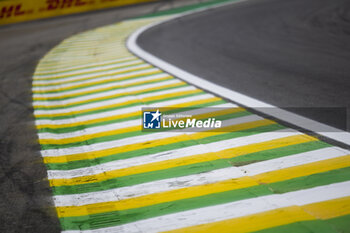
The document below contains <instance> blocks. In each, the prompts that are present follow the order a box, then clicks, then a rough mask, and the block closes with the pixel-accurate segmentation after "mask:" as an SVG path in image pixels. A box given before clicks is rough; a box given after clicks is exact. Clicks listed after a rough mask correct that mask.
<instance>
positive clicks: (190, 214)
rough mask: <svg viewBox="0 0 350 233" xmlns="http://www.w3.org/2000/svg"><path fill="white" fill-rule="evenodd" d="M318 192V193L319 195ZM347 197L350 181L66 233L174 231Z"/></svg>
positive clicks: (349, 191)
mask: <svg viewBox="0 0 350 233" xmlns="http://www.w3.org/2000/svg"><path fill="white" fill-rule="evenodd" d="M316 193H317V195H315V194H316ZM347 196H350V181H346V182H341V183H336V184H330V185H324V186H319V187H315V188H310V189H304V190H299V191H294V192H289V193H285V194H273V195H268V196H262V197H256V198H250V199H245V200H241V201H235V202H231V203H225V204H221V205H215V206H209V207H204V208H198V209H194V210H189V211H183V212H179V213H174V214H168V215H162V216H159V217H154V218H149V219H145V220H140V221H136V222H132V223H127V224H123V225H119V226H114V227H107V228H100V229H97V230H86V231H75V230H69V231H63V232H65V233H73V232H74V233H75V232H90V233H97V232H119V233H123V232H125V233H140V232H147V233H153V232H160V231H170V230H175V229H181V228H185V227H190V226H194V225H200V224H207V223H211V222H219V221H223V220H227V219H233V218H238V217H243V216H247V215H251V214H256V213H261V212H265V211H269V210H274V209H278V208H283V207H288V206H293V205H297V206H301V205H307V204H312V203H318V202H323V201H328V200H332V199H337V198H342V197H347Z"/></svg>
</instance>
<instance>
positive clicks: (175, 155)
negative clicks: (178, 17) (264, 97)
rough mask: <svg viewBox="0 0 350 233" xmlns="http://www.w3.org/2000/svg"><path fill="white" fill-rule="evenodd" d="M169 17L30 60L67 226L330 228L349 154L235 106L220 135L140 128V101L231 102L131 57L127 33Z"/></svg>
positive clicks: (138, 22) (343, 216)
mask: <svg viewBox="0 0 350 233" xmlns="http://www.w3.org/2000/svg"><path fill="white" fill-rule="evenodd" d="M169 17H173V15H163V16H154V17H147V18H140V19H133V20H126V21H123V22H120V23H117V24H114V25H109V26H106V27H102V28H98V29H95V30H91V31H88V32H85V33H81V34H78V35H76V36H73V37H71V38H68V39H66V40H64V41H63V42H62V43H61V44H59V45H57V46H56V47H55V48H54V49H53V50H51V51H50V52H49V53H48V54H47V55H46V56H45V57H44V58H43V59H42V60H41V61H40V63H39V65H38V67H37V69H36V71H35V74H34V77H33V106H34V109H35V111H34V114H35V117H36V122H35V123H36V127H37V129H38V136H39V142H40V144H41V148H42V150H41V154H42V156H43V161H44V163H45V164H46V166H47V169H48V179H49V181H50V185H51V187H52V192H53V199H54V203H55V207H56V210H57V215H58V217H59V219H60V223H61V226H62V230H63V231H64V232H79V231H89V232H147V233H148V232H162V231H174V232H214V231H217V232H233V231H235V232H257V231H259V232H278V231H280V232H293V233H296V232H317V233H319V232H339V231H341V230H344V231H345V230H348V229H349V222H350V215H349V213H350V181H349V180H350V167H349V165H350V156H349V151H347V150H344V149H342V148H339V147H336V146H333V145H330V144H328V143H326V142H323V141H320V140H319V139H318V138H316V137H313V136H310V135H306V134H304V133H302V132H299V131H297V130H293V129H290V128H288V127H286V126H284V125H281V124H279V123H277V122H274V121H271V120H268V119H264V118H263V117H261V116H258V115H256V114H253V113H251V112H249V111H247V110H246V109H244V108H241V107H239V108H231V110H228V111H218V112H207V113H206V114H207V115H208V116H215V118H217V119H221V120H223V121H224V122H226V123H227V124H228V125H229V126H228V127H229V130H227V131H225V132H209V133H208V132H178V133H170V132H156V133H152V132H142V131H141V121H140V118H141V107H142V106H152V107H179V108H180V107H197V108H206V107H236V105H235V104H233V103H230V102H228V101H226V100H224V99H222V98H221V97H219V96H217V95H214V94H211V93H208V92H206V91H204V90H202V89H200V88H198V87H196V86H193V85H191V84H189V83H186V82H184V81H183V80H181V79H179V78H177V77H174V76H172V75H169V74H167V73H165V72H164V71H162V70H160V69H159V68H157V67H154V66H153V65H150V64H148V63H147V62H145V61H143V60H141V59H140V58H138V57H136V56H135V55H133V54H132V53H131V52H130V51H129V50H128V49H127V48H126V45H125V44H126V40H127V38H128V37H129V36H130V35H131V34H132V33H133V32H135V31H136V30H138V29H139V28H141V27H144V26H145V25H149V24H154V23H156V22H160V21H163V20H165V19H167V18H169Z"/></svg>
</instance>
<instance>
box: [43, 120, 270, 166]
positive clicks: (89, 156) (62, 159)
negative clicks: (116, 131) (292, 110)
mask: <svg viewBox="0 0 350 233" xmlns="http://www.w3.org/2000/svg"><path fill="white" fill-rule="evenodd" d="M270 124H274V122H271V121H268V120H262V121H257V122H254V123H244V124H240V125H236V127H232V126H230V127H227V128H226V129H227V130H230V131H231V132H234V131H240V130H244V129H250V128H255V127H259V126H265V125H270ZM129 129H130V128H129ZM130 130H134V128H132V129H130ZM125 132H127V131H125ZM219 134H224V132H212V133H208V132H201V133H196V134H194V135H181V136H174V137H170V138H164V139H158V140H154V141H148V142H147V143H146V142H141V143H135V144H132V145H126V146H121V147H117V148H112V149H106V150H101V151H94V152H86V153H80V154H74V155H65V156H59V157H44V162H45V163H66V162H70V161H77V160H85V159H95V158H101V157H106V156H110V155H113V154H118V153H124V152H129V151H135V150H140V149H146V148H152V147H156V146H163V145H169V144H172V143H177V142H182V141H188V140H199V139H201V138H205V137H210V136H213V135H219Z"/></svg>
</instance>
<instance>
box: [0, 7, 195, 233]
mask: <svg viewBox="0 0 350 233" xmlns="http://www.w3.org/2000/svg"><path fill="white" fill-rule="evenodd" d="M198 2H200V0H174V1H172V0H163V1H160V2H156V3H149V4H142V5H136V6H129V7H123V8H115V9H109V10H102V11H97V12H90V13H84V14H78V15H72V16H64V17H58V18H51V19H45V20H39V21H33V22H26V23H21V24H13V25H8V26H1V27H0V51H1V52H0V124H1V125H0V232H1V233H3V232H35V233H41V232H43V233H54V232H59V231H60V226H59V223H58V220H57V216H56V213H55V210H54V208H53V203H52V198H51V196H52V194H51V190H50V188H49V184H48V181H47V178H46V169H45V167H44V165H43V163H42V160H41V156H40V153H39V150H40V147H39V145H38V143H37V136H36V130H35V127H34V119H33V115H32V114H33V109H32V106H31V98H32V97H31V82H32V78H31V77H32V74H33V72H34V69H35V66H36V64H37V63H38V61H39V59H40V58H41V57H43V56H44V55H45V54H46V53H47V52H48V51H49V50H50V49H51V48H52V47H54V46H55V45H56V44H58V43H59V42H60V41H62V40H63V39H65V38H67V37H69V36H71V35H74V34H76V33H79V32H82V31H85V30H89V29H92V28H96V27H99V26H104V25H107V24H111V23H115V22H118V21H120V20H122V19H126V18H131V17H135V16H140V15H144V14H148V13H153V12H156V11H159V10H165V9H170V8H173V7H177V6H182V5H187V4H192V3H198Z"/></svg>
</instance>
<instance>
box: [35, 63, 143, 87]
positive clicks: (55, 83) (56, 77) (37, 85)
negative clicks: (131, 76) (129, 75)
mask: <svg viewBox="0 0 350 233" xmlns="http://www.w3.org/2000/svg"><path fill="white" fill-rule="evenodd" d="M141 64H146V63H144V62H142V61H139V62H137V63H134V64H131V65H125V66H120V67H110V68H101V69H100V70H93V71H82V72H79V73H73V74H64V75H55V76H54V77H51V78H45V79H35V78H34V80H35V81H48V80H50V81H51V80H57V81H56V82H50V83H48V84H34V85H33V86H35V87H39V86H51V85H57V84H64V83H70V82H71V80H70V79H69V77H75V76H80V75H86V74H93V73H98V72H108V71H112V70H115V71H116V72H113V73H108V74H103V75H93V76H90V77H82V78H80V79H74V81H83V80H89V79H93V78H98V77H103V76H107V75H116V74H120V73H126V72H132V71H134V70H139V69H140V67H138V68H132V66H137V65H141ZM126 66H128V67H126ZM147 67H149V66H147ZM127 68H129V69H127ZM142 68H145V67H142ZM119 69H124V70H123V71H118V70H119ZM66 78H68V79H66ZM59 79H64V80H62V81H59Z"/></svg>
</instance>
